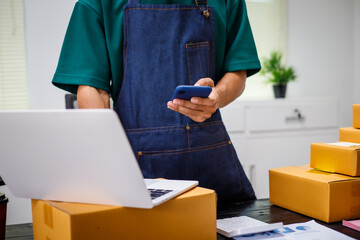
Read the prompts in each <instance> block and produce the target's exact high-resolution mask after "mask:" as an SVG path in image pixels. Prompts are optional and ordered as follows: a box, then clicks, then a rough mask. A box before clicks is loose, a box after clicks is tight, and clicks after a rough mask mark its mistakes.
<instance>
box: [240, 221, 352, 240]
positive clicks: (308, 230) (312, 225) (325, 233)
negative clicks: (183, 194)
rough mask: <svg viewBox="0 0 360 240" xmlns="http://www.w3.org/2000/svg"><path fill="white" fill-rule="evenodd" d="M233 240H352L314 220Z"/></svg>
mask: <svg viewBox="0 0 360 240" xmlns="http://www.w3.org/2000/svg"><path fill="white" fill-rule="evenodd" d="M233 239H235V240H245V239H246V240H263V239H264V240H309V239H316V240H353V239H354V238H351V237H348V236H346V235H344V234H342V233H339V232H337V231H335V230H332V229H330V228H327V227H325V226H323V225H321V224H318V223H316V222H315V221H314V220H312V221H309V222H304V223H295V224H290V225H285V226H284V228H282V229H277V230H273V231H269V232H263V233H257V234H249V235H243V236H238V237H234V238H233Z"/></svg>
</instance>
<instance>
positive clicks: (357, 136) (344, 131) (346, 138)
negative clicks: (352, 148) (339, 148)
mask: <svg viewBox="0 0 360 240" xmlns="http://www.w3.org/2000/svg"><path fill="white" fill-rule="evenodd" d="M339 141H340V142H352V143H360V129H356V128H352V127H347V128H340V130H339Z"/></svg>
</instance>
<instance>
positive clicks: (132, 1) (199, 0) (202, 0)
mask: <svg viewBox="0 0 360 240" xmlns="http://www.w3.org/2000/svg"><path fill="white" fill-rule="evenodd" d="M194 1H195V3H196V5H197V6H199V5H208V0H194ZM128 4H129V5H130V6H135V5H140V4H141V0H129V1H128Z"/></svg>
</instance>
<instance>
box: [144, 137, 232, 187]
mask: <svg viewBox="0 0 360 240" xmlns="http://www.w3.org/2000/svg"><path fill="white" fill-rule="evenodd" d="M227 145H229V143H228V141H226V142H224V141H223V142H220V143H216V144H211V145H207V146H201V147H195V148H186V149H177V150H162V151H139V152H138V153H137V158H138V163H139V166H140V168H141V171H142V173H143V175H144V178H167V179H183V180H185V179H190V180H192V179H195V180H198V179H197V178H196V177H198V176H195V175H193V174H192V169H193V166H192V165H193V155H194V153H196V152H199V153H200V154H201V153H203V154H204V153H205V152H206V151H208V150H209V149H218V148H221V147H223V146H227ZM202 159H204V158H202ZM196 168H197V167H196Z"/></svg>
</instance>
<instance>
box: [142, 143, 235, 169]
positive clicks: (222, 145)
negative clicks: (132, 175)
mask: <svg viewBox="0 0 360 240" xmlns="http://www.w3.org/2000/svg"><path fill="white" fill-rule="evenodd" d="M226 145H228V143H225V144H221V145H218V146H214V147H208V148H201V149H191V150H187V151H183V152H174V153H155V154H149V153H144V152H142V156H148V155H151V156H162V155H178V154H184V153H191V152H198V151H205V150H210V149H215V148H220V147H225V146H226ZM238 174H239V173H238Z"/></svg>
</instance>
